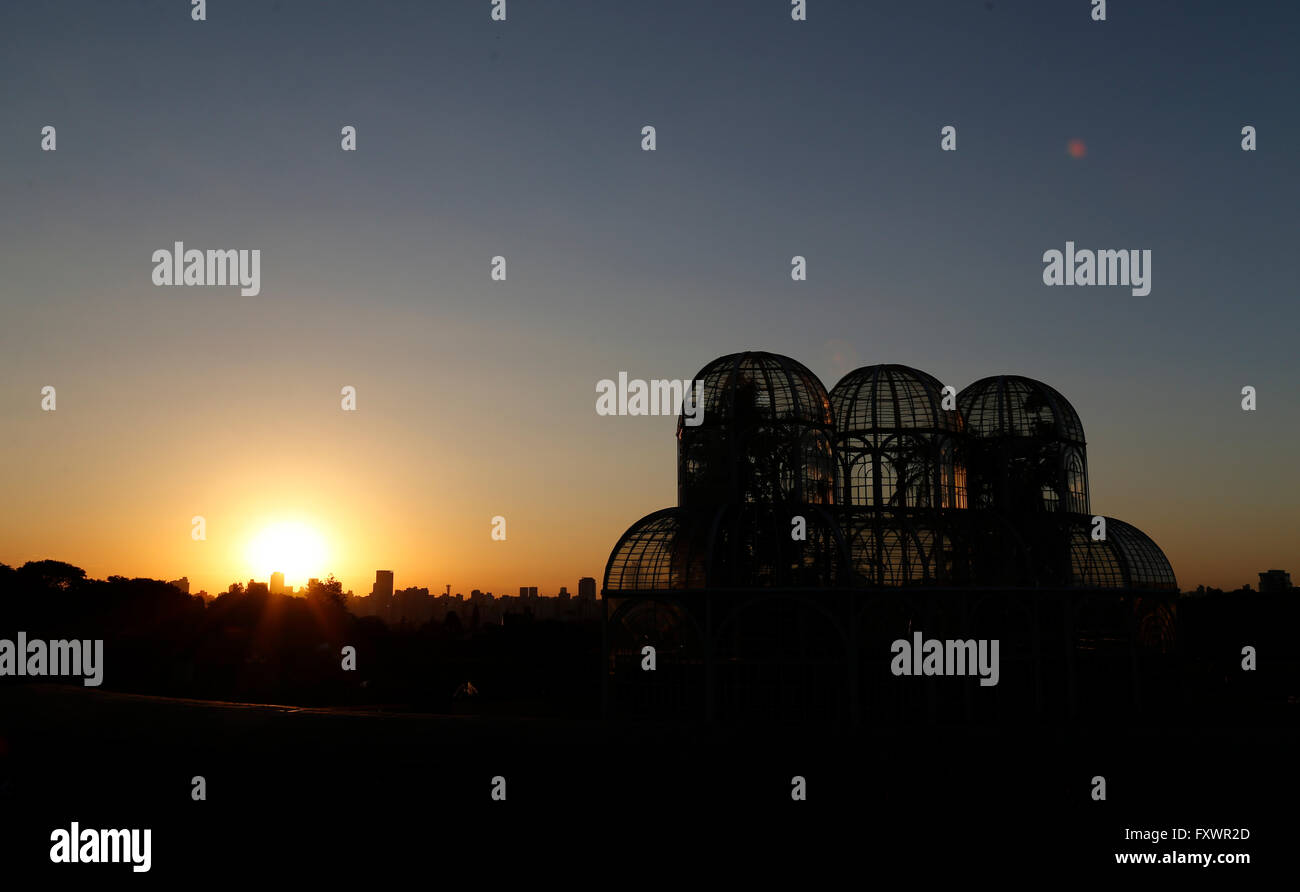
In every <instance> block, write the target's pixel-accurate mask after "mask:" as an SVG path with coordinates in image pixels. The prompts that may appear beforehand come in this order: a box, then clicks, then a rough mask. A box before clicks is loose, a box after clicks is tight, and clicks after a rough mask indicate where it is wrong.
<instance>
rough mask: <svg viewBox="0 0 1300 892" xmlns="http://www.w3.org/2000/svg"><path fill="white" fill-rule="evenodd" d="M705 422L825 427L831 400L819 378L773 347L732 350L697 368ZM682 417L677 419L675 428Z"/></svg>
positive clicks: (829, 419)
mask: <svg viewBox="0 0 1300 892" xmlns="http://www.w3.org/2000/svg"><path fill="white" fill-rule="evenodd" d="M695 380H697V381H703V382H704V398H703V403H704V419H703V424H705V425H708V426H713V425H718V424H729V423H739V424H740V425H741V426H747V425H749V424H754V423H761V422H772V421H776V422H803V423H806V424H813V425H818V426H825V427H830V426H832V425H833V424H834V423H835V422H834V416H833V415H832V414H831V400H830V396H829V395H828V394H827V393H826V388H825V386H823V384H822V382H821V380H820V379H819V378H818V377H817V376H816V375H814V374H813V373H812V372H811V371H809V370H808V369H807V368H806V367H805V366H804V365H803V364H802V363H799V362H797V361H796V360H793V359H791V358H790V357H788V356H781V355H780V354H777V353H761V352H747V353H732V354H731V355H729V356H722V357H719V358H718V359H715V360H713V362H711V363H709V364H708V365H706V366H705V367H704V368H702V369H700V371H699V374H697V375H696V376H695ZM683 420H684V419H681V418H679V419H678V427H679V429H680V428H681V427H682V426H683Z"/></svg>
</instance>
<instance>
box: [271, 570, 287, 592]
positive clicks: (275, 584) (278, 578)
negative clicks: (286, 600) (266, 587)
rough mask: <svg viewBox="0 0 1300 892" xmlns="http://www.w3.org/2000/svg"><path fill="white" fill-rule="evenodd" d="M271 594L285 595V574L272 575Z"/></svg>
mask: <svg viewBox="0 0 1300 892" xmlns="http://www.w3.org/2000/svg"><path fill="white" fill-rule="evenodd" d="M271 594H273V595H282V594H284V574H283V573H272V574H271Z"/></svg>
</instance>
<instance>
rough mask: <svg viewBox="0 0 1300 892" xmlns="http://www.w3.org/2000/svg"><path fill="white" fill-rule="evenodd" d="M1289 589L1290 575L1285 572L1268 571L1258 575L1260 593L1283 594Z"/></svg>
mask: <svg viewBox="0 0 1300 892" xmlns="http://www.w3.org/2000/svg"><path fill="white" fill-rule="evenodd" d="M1289 588H1291V574H1290V573H1288V572H1286V571H1285V570H1268V571H1267V572H1264V573H1260V574H1259V590H1260V592H1261V593H1265V594H1267V593H1272V592H1284V591H1286V590H1288V589H1289Z"/></svg>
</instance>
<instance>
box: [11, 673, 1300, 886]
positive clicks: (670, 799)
mask: <svg viewBox="0 0 1300 892" xmlns="http://www.w3.org/2000/svg"><path fill="white" fill-rule="evenodd" d="M1297 743H1300V739H1298V738H1297V734H1296V732H1294V731H1289V730H1288V731H1278V730H1272V731H1234V732H1213V733H1210V732H1205V731H1196V730H1186V731H1179V730H1165V731H1160V732H1158V733H1156V732H1150V731H1144V732H1137V731H1127V732H1126V731H1116V730H1113V729H1112V730H1108V731H1104V732H1096V733H1089V732H1088V731H1086V730H1082V731H1081V730H1078V729H1076V730H1073V731H1069V732H1065V731H1061V730H1054V729H1047V730H1044V729H1036V730H1030V731H1023V730H1017V731H1016V732H1014V733H1001V732H998V731H989V730H987V729H985V730H978V731H974V730H970V729H955V728H942V727H930V728H923V729H915V730H909V731H907V732H889V733H883V732H882V733H874V732H871V731H866V732H863V733H860V734H856V735H846V734H844V733H842V732H808V731H803V732H795V733H791V732H783V733H777V732H774V731H773V730H772V729H763V728H730V729H714V730H712V731H710V730H707V729H705V728H704V727H703V726H700V725H679V726H674V725H665V724H628V723H607V722H604V721H600V720H582V719H575V720H562V719H526V718H506V717H487V716H437V715H427V714H417V713H409V712H402V711H400V710H398V709H396V708H383V707H372V708H348V709H341V708H325V709H316V708H296V707H292V706H274V705H249V704H237V703H214V702H203V701H194V700H177V699H168V698H161V697H150V696H140V695H133V694H122V693H113V692H107V691H101V690H93V689H88V688H84V687H79V686H58V685H46V684H6V685H0V809H2V810H3V815H4V818H3V821H4V826H5V828H6V829H5V832H4V834H3V835H2V836H0V854H3V856H4V857H3V859H2V863H3V869H4V871H5V874H6V879H9V878H16V877H21V876H25V875H26V874H27V873H29V872H31V871H42V872H45V873H49V874H50V875H51V876H56V875H58V874H62V875H63V876H64V878H65V879H67V878H69V877H71V874H72V873H76V874H77V875H78V878H81V879H85V880H91V881H99V880H101V879H103V878H105V877H107V876H108V875H110V874H121V875H122V877H121V878H122V879H123V880H126V881H129V882H133V883H139V882H158V881H159V880H158V878H163V877H166V878H168V879H173V880H174V879H182V880H184V879H186V878H192V877H195V876H198V875H202V876H204V877H212V876H216V875H224V874H228V875H230V876H231V877H256V876H259V875H261V874H262V872H264V871H269V872H270V873H269V874H267V878H268V879H269V878H270V876H271V875H280V874H283V873H284V872H285V871H289V872H295V873H296V872H299V871H304V870H305V871H307V872H309V873H313V874H315V873H322V874H325V875H326V877H327V878H328V877H337V876H338V875H339V874H338V871H342V870H345V869H357V870H363V871H366V872H368V873H371V874H372V875H378V876H390V875H391V876H392V877H393V878H396V877H399V876H409V875H410V871H411V870H415V871H417V875H421V874H425V873H427V874H428V875H429V876H431V877H435V878H436V877H439V876H441V875H442V873H443V872H445V870H450V869H453V867H454V869H456V870H457V871H459V870H461V869H462V868H468V869H469V870H471V871H481V872H484V873H485V874H490V875H492V876H502V874H503V872H504V873H506V874H508V873H510V872H512V871H516V870H517V871H520V872H521V873H522V875H523V876H525V877H527V876H530V875H532V874H533V873H534V872H539V871H540V872H541V873H542V874H545V873H550V872H556V873H557V874H559V875H561V876H573V877H574V879H575V881H576V880H577V878H578V876H579V875H582V876H585V877H588V879H589V880H590V882H591V883H596V882H599V883H600V884H601V885H608V884H609V882H611V881H613V882H616V883H618V882H622V881H624V880H626V881H629V882H630V881H633V880H634V879H636V880H639V879H642V878H643V877H644V879H646V880H653V879H655V878H660V879H661V880H662V881H664V882H673V883H675V884H677V883H681V882H686V878H687V877H689V876H690V875H691V874H692V873H693V872H696V871H699V870H703V869H706V867H705V866H704V865H711V866H708V867H707V870H709V871H712V872H713V873H714V874H715V875H716V877H717V878H718V879H717V881H722V880H724V879H725V880H726V882H727V884H728V885H731V884H732V883H733V882H734V881H738V880H739V879H740V878H741V877H742V876H746V875H752V874H758V875H762V876H768V878H769V879H770V878H771V875H773V874H774V872H778V871H779V872H785V871H792V872H793V873H792V874H791V875H792V876H793V877H795V878H796V880H797V878H798V877H803V879H804V881H806V883H807V885H809V886H811V887H814V888H820V887H822V886H827V885H840V884H841V883H842V882H843V880H832V875H842V870H843V869H844V867H845V866H846V865H847V866H849V867H850V868H851V869H852V870H856V871H858V876H859V877H861V878H862V879H858V880H851V882H853V883H855V884H856V883H859V882H866V878H867V877H872V876H875V877H883V876H890V875H896V873H897V871H898V870H899V869H900V868H901V869H903V870H905V871H906V873H907V874H908V875H911V876H912V877H914V878H915V879H916V880H917V881H918V882H921V883H922V886H921V887H924V886H926V885H928V883H926V882H925V881H924V878H925V877H929V876H932V874H933V872H934V871H943V872H945V873H946V872H956V873H957V874H959V875H962V876H969V877H970V878H971V880H972V881H975V880H977V879H994V880H996V879H998V878H1001V877H1006V876H1016V875H1024V876H1027V877H1030V878H1038V879H1041V880H1058V881H1059V880H1062V879H1065V878H1066V877H1070V876H1073V875H1077V874H1080V873H1085V874H1086V873H1091V872H1093V871H1101V872H1104V873H1107V874H1109V875H1111V876H1113V877H1119V876H1122V875H1124V874H1132V875H1134V876H1137V875H1141V876H1144V877H1146V878H1147V879H1148V880H1152V879H1154V880H1159V879H1161V878H1164V879H1167V880H1171V881H1173V882H1181V881H1182V880H1183V879H1184V878H1188V877H1190V875H1191V874H1192V873H1193V872H1198V875H1204V876H1206V877H1207V878H1210V877H1212V878H1213V879H1215V880H1216V881H1217V882H1218V883H1228V882H1233V881H1235V880H1238V879H1240V878H1243V877H1245V876H1247V875H1251V876H1257V875H1259V874H1261V873H1264V874H1270V873H1273V872H1274V871H1275V870H1277V869H1284V870H1289V869H1291V868H1293V866H1294V857H1295V856H1294V854H1293V844H1294V841H1295V839H1296V836H1297V808H1296V804H1295V803H1296V802H1297V798H1296V794H1297V793H1298V792H1300V789H1298V785H1297V780H1296V775H1297V772H1296V770H1295V756H1296V753H1297V747H1296V744H1297ZM1098 774H1100V775H1104V776H1105V777H1106V782H1107V800H1106V801H1105V802H1094V801H1092V799H1091V796H1090V791H1091V778H1092V777H1093V776H1094V775H1098ZM194 775H202V776H203V777H204V778H205V779H206V781H207V800H206V801H203V802H195V801H192V800H191V797H190V791H191V778H192V777H193V776H194ZM496 775H501V776H504V777H505V778H506V783H507V801H505V802H494V801H492V800H491V798H490V795H489V791H490V788H491V783H492V781H491V779H492V777H493V776H496ZM794 775H802V776H804V777H805V778H806V780H807V787H808V799H807V801H805V802H794V801H792V800H791V797H790V789H791V778H792V776H794ZM74 820H75V821H78V822H79V823H80V825H81V826H82V827H83V828H84V827H97V828H99V827H149V828H151V829H152V830H153V869H152V870H151V871H150V873H149V874H148V875H141V874H133V873H131V871H130V868H129V867H128V866H126V865H107V864H92V865H62V864H61V865H53V864H51V863H50V861H49V850H50V842H49V834H50V832H51V830H53V829H54V828H57V827H64V828H66V827H68V826H69V824H70V822H72V821H74ZM1126 827H1133V828H1161V827H1164V828H1169V827H1187V828H1189V829H1194V828H1196V827H1234V828H1236V827H1247V828H1249V829H1250V831H1251V838H1250V839H1249V840H1242V841H1215V842H1210V843H1206V842H1204V841H1201V842H1194V841H1191V840H1189V841H1187V842H1186V843H1180V844H1177V845H1174V844H1170V843H1164V844H1160V845H1157V846H1152V844H1151V843H1139V842H1135V841H1129V842H1125V841H1124V829H1125V828H1126ZM1152 848H1154V849H1155V850H1156V851H1158V852H1160V853H1164V852H1165V851H1170V850H1180V851H1214V852H1249V853H1250V854H1251V855H1252V865H1251V866H1250V867H1243V866H1239V865H1211V866H1210V867H1201V866H1188V865H1153V866H1134V865H1123V866H1117V865H1115V863H1114V857H1113V853H1114V852H1123V851H1133V852H1139V851H1150V850H1152ZM5 850H7V851H5ZM376 871H378V872H379V873H378V874H375V872H376ZM1243 871H1244V872H1243ZM602 877H603V878H604V879H603V880H602V879H601V878H602ZM56 878H57V877H56ZM128 878H129V879H128ZM819 878H820V879H819ZM537 880H538V877H537V876H533V878H532V880H531V881H532V882H536V881H537ZM110 881H111V880H110ZM580 884H581V885H587V884H588V882H587V880H583V881H582V882H581V883H580ZM694 884H695V883H694V881H691V882H689V883H688V885H694ZM6 885H8V884H7V883H6ZM765 885H766V884H765ZM13 888H17V887H13Z"/></svg>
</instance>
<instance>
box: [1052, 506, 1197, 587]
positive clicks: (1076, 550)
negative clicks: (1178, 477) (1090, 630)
mask: <svg viewBox="0 0 1300 892" xmlns="http://www.w3.org/2000/svg"><path fill="white" fill-rule="evenodd" d="M1070 585H1076V586H1083V587H1086V588H1133V589H1150V590H1154V591H1172V592H1176V591H1178V581H1177V580H1176V579H1175V578H1174V568H1173V567H1172V566H1170V564H1169V559H1168V558H1166V557H1165V553H1164V552H1163V551H1161V550H1160V546H1158V545H1156V543H1155V542H1153V541H1151V538H1150V537H1149V536H1147V534H1146V533H1144V532H1142V531H1141V530H1139V529H1138V528H1137V527H1135V526H1133V525H1132V524H1127V523H1125V522H1124V521H1122V520H1117V519H1115V518H1113V517H1107V518H1106V539H1105V541H1102V542H1097V541H1094V540H1093V538H1092V518H1091V517H1088V516H1086V515H1078V516H1076V517H1075V518H1073V519H1072V520H1071V523H1070Z"/></svg>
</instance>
